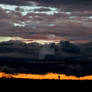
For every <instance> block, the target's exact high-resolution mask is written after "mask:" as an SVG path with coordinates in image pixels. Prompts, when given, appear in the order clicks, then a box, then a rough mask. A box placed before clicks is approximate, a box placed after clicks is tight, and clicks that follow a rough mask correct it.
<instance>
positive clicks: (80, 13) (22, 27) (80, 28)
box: [0, 0, 92, 43]
mask: <svg viewBox="0 0 92 92" xmlns="http://www.w3.org/2000/svg"><path fill="white" fill-rule="evenodd" d="M91 5H92V1H91V0H77V1H75V0H33V1H32V0H0V38H1V39H0V41H7V40H24V41H25V42H31V41H32V40H34V41H37V42H42V41H45V42H46V41H47V42H48V41H49V40H53V41H54V42H55V41H59V40H69V41H73V42H75V43H77V42H80V43H85V42H88V41H92V6H91Z"/></svg>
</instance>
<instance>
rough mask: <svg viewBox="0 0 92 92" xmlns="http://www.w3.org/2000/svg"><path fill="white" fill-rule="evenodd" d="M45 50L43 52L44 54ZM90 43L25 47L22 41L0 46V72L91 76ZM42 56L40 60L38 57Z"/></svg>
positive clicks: (31, 44) (27, 45) (91, 47)
mask: <svg viewBox="0 0 92 92" xmlns="http://www.w3.org/2000/svg"><path fill="white" fill-rule="evenodd" d="M45 51H46V52H45ZM91 55H92V43H86V44H77V45H76V44H73V43H70V42H68V41H64V42H60V43H59V44H57V45H55V44H54V43H53V44H49V45H41V44H38V43H30V44H26V43H23V42H21V41H8V42H2V43H0V66H1V67H0V71H5V72H9V73H14V72H16V73H39V74H45V73H47V72H54V73H64V74H68V75H77V76H84V75H89V74H92V71H91V70H92V69H91V67H92V57H91ZM41 57H42V58H41Z"/></svg>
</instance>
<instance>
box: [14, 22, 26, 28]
mask: <svg viewBox="0 0 92 92" xmlns="http://www.w3.org/2000/svg"><path fill="white" fill-rule="evenodd" d="M13 25H14V26H15V27H25V26H26V23H25V22H20V23H13Z"/></svg>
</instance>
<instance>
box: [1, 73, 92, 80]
mask: <svg viewBox="0 0 92 92" xmlns="http://www.w3.org/2000/svg"><path fill="white" fill-rule="evenodd" d="M58 76H60V80H92V75H89V76H84V77H76V76H67V75H65V74H56V73H48V74H45V75H40V74H21V73H19V74H6V73H0V78H16V79H39V80H42V79H49V80H51V79H55V80H58V79H59V78H58Z"/></svg>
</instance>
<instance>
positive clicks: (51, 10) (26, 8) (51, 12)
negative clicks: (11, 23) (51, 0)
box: [0, 4, 59, 16]
mask: <svg viewBox="0 0 92 92" xmlns="http://www.w3.org/2000/svg"><path fill="white" fill-rule="evenodd" d="M0 8H1V9H5V10H6V11H15V12H20V13H21V14H22V15H23V16H25V15H27V14H28V13H36V14H38V13H40V14H47V15H54V14H56V13H59V10H58V9H57V8H54V7H45V6H34V5H33V6H32V5H30V6H29V5H28V6H17V5H8V4H0ZM37 9H38V11H35V10H37ZM39 9H48V11H39Z"/></svg>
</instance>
